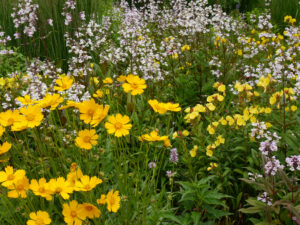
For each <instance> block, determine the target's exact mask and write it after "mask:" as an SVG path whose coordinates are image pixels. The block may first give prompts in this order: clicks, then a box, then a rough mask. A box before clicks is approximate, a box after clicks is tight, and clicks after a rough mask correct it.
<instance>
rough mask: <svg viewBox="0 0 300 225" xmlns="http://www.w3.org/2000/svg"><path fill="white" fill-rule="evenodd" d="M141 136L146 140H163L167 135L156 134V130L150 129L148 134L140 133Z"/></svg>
mask: <svg viewBox="0 0 300 225" xmlns="http://www.w3.org/2000/svg"><path fill="white" fill-rule="evenodd" d="M142 137H143V139H144V140H146V141H164V140H166V139H168V136H161V137H160V136H159V135H158V132H157V131H155V130H154V131H152V132H151V133H150V135H149V134H144V135H142Z"/></svg>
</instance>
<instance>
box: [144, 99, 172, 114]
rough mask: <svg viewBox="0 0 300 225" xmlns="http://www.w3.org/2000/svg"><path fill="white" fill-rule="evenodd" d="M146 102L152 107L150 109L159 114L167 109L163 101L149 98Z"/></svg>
mask: <svg viewBox="0 0 300 225" xmlns="http://www.w3.org/2000/svg"><path fill="white" fill-rule="evenodd" d="M148 103H149V105H150V106H151V107H152V109H153V110H154V111H155V112H158V113H159V114H164V113H166V112H167V111H168V109H167V107H166V105H165V104H164V103H160V102H158V101H157V100H156V99H154V100H149V101H148Z"/></svg>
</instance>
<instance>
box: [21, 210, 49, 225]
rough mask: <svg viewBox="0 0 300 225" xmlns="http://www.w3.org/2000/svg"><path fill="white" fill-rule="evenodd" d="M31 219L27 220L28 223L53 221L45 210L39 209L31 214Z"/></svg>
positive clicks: (42, 223)
mask: <svg viewBox="0 0 300 225" xmlns="http://www.w3.org/2000/svg"><path fill="white" fill-rule="evenodd" d="M29 217H30V220H28V221H27V223H26V224H27V225H47V224H50V223H51V219H50V216H49V214H48V213H47V212H45V211H40V210H39V211H37V212H36V213H35V212H32V213H30V214H29Z"/></svg>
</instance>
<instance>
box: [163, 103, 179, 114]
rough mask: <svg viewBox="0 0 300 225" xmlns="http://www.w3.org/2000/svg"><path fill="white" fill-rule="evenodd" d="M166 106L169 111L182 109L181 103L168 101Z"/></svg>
mask: <svg viewBox="0 0 300 225" xmlns="http://www.w3.org/2000/svg"><path fill="white" fill-rule="evenodd" d="M165 107H166V109H167V110H168V111H172V112H179V111H181V108H180V107H179V103H171V102H168V103H166V104H165Z"/></svg>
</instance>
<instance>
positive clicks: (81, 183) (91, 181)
mask: <svg viewBox="0 0 300 225" xmlns="http://www.w3.org/2000/svg"><path fill="white" fill-rule="evenodd" d="M101 183H102V180H101V179H99V178H98V177H96V176H94V177H89V176H87V175H84V176H82V177H81V178H80V180H77V181H76V183H75V187H74V189H75V190H76V191H90V190H92V189H94V188H95V187H96V186H97V185H98V184H101Z"/></svg>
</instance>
